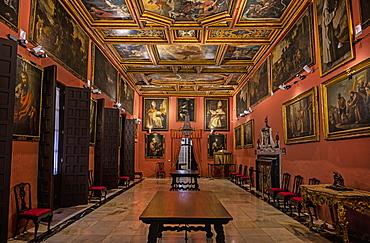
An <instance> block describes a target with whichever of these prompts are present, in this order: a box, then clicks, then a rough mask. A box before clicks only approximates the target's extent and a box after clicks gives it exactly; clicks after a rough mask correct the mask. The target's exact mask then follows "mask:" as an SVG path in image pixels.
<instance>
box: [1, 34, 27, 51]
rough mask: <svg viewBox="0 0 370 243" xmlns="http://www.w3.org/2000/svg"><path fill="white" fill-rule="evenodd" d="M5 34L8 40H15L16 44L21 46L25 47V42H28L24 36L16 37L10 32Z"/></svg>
mask: <svg viewBox="0 0 370 243" xmlns="http://www.w3.org/2000/svg"><path fill="white" fill-rule="evenodd" d="M6 36H7V37H8V39H9V40H12V41H15V42H17V43H18V45H20V46H21V47H24V48H27V47H26V44H28V41H27V40H26V39H25V38H20V39H18V38H17V37H15V36H14V35H12V34H7V35H6Z"/></svg>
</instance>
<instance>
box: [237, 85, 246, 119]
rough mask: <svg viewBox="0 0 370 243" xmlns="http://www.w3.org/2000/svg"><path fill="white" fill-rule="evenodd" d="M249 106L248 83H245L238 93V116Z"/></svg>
mask: <svg viewBox="0 0 370 243" xmlns="http://www.w3.org/2000/svg"><path fill="white" fill-rule="evenodd" d="M247 107H248V85H244V86H243V88H242V89H241V90H240V91H239V92H238V93H237V94H236V117H239V114H241V113H243V114H244V111H245V110H246V109H247Z"/></svg>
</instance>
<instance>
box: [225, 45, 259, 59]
mask: <svg viewBox="0 0 370 243" xmlns="http://www.w3.org/2000/svg"><path fill="white" fill-rule="evenodd" d="M260 48H261V46H260V45H229V46H228V47H227V51H226V54H225V60H252V59H253V58H254V56H255V55H256V54H257V52H258V50H259V49H260Z"/></svg>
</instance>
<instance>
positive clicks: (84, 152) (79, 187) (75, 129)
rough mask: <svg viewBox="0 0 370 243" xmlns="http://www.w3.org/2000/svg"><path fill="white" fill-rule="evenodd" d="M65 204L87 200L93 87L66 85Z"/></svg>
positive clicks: (63, 203)
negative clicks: (90, 88) (91, 94)
mask: <svg viewBox="0 0 370 243" xmlns="http://www.w3.org/2000/svg"><path fill="white" fill-rule="evenodd" d="M63 116H64V119H63V132H62V134H63V139H62V140H63V142H62V143H63V146H62V147H63V149H62V150H63V151H62V161H61V184H62V188H61V189H62V191H61V206H62V207H68V206H73V205H79V204H86V203H87V195H88V193H87V190H88V172H89V171H88V170H89V129H90V91H89V90H87V89H81V88H73V87H65V97H64V112H63Z"/></svg>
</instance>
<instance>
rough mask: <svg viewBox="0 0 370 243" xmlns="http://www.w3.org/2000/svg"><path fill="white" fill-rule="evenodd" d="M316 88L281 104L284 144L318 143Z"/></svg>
mask: <svg viewBox="0 0 370 243" xmlns="http://www.w3.org/2000/svg"><path fill="white" fill-rule="evenodd" d="M317 103H318V101H317V87H313V88H311V89H309V90H307V91H306V92H303V93H302V94H300V95H298V96H296V97H294V98H293V99H291V100H289V101H287V102H285V103H284V104H283V128H284V142H285V144H295V143H306V142H316V141H319V139H320V135H319V115H318V112H319V110H318V104H317Z"/></svg>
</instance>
